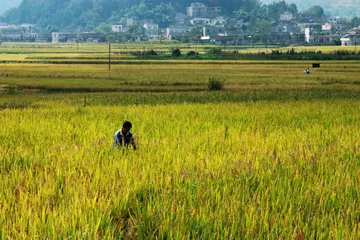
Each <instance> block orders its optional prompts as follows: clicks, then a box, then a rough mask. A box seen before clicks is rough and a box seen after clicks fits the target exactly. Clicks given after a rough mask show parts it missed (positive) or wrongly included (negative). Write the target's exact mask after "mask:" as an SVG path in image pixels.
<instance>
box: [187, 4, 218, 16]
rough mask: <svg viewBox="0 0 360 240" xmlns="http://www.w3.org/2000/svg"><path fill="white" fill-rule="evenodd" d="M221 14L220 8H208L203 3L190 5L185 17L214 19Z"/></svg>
mask: <svg viewBox="0 0 360 240" xmlns="http://www.w3.org/2000/svg"><path fill="white" fill-rule="evenodd" d="M221 13H222V8H221V7H208V6H207V5H205V4H203V3H192V4H191V6H190V7H188V8H187V15H188V17H190V18H197V17H200V18H215V17H218V16H220V15H221Z"/></svg>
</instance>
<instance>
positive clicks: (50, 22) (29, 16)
mask: <svg viewBox="0 0 360 240" xmlns="http://www.w3.org/2000/svg"><path fill="white" fill-rule="evenodd" d="M12 1H13V0H12ZM264 1H265V3H267V5H263V4H262V2H260V1H258V0H203V1H201V2H203V3H206V4H207V5H209V6H221V7H223V9H224V15H234V16H236V17H238V18H239V19H247V20H249V21H250V19H253V20H254V21H257V19H261V20H266V21H270V22H273V21H276V20H277V19H278V17H279V15H280V13H281V12H283V11H292V12H297V7H296V5H295V4H286V3H285V2H280V1H277V2H276V3H273V1H272V0H264ZM191 2H194V0H176V1H171V0H23V1H22V2H21V4H20V6H19V7H18V8H14V9H12V10H10V11H7V12H6V13H5V14H3V15H2V17H1V19H0V21H5V22H8V23H13V24H19V23H33V24H37V25H38V26H40V27H43V28H45V29H48V31H49V32H50V31H56V30H61V31H66V30H71V31H73V30H75V31H93V30H94V29H99V28H101V27H102V26H105V25H106V24H113V23H121V22H122V21H123V20H124V19H125V18H126V17H130V16H131V17H136V18H138V19H151V20H153V21H154V22H156V23H158V24H159V25H160V27H166V26H168V25H170V24H171V23H172V22H173V20H174V17H175V15H176V13H177V12H182V13H186V7H187V6H189V5H190V4H191ZM289 2H296V4H298V5H299V6H300V8H301V7H302V9H308V8H309V7H310V6H311V5H314V4H316V3H319V4H320V5H321V6H323V7H324V8H325V11H326V9H329V8H330V9H333V10H332V11H333V15H342V16H344V15H349V16H350V12H351V13H352V15H356V14H355V13H356V11H358V10H357V9H358V8H356V7H352V6H356V5H354V4H358V2H360V0H356V1H355V0H332V1H330V3H329V1H328V0H301V1H300V0H289ZM13 3H15V2H13ZM352 4H353V5H352ZM339 6H340V7H339ZM359 9H360V8H359ZM326 13H328V12H326Z"/></svg>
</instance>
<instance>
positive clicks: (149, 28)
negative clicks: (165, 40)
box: [143, 23, 160, 40]
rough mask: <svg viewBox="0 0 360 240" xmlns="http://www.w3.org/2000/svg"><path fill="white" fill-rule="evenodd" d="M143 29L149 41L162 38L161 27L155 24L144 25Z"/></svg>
mask: <svg viewBox="0 0 360 240" xmlns="http://www.w3.org/2000/svg"><path fill="white" fill-rule="evenodd" d="M143 28H144V29H145V34H146V36H147V37H148V38H149V39H152V40H157V39H159V37H160V31H159V25H158V24H154V23H144V25H143Z"/></svg>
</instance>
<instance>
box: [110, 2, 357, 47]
mask: <svg viewBox="0 0 360 240" xmlns="http://www.w3.org/2000/svg"><path fill="white" fill-rule="evenodd" d="M186 12H187V14H186V15H185V14H181V13H179V14H177V16H176V18H175V24H174V25H172V26H170V27H168V28H165V29H160V28H159V25H157V24H154V23H152V22H151V21H136V20H134V19H130V20H127V21H126V23H124V24H120V25H113V26H112V31H113V32H117V33H126V32H128V31H129V28H130V27H131V25H134V24H137V25H139V26H142V27H143V29H144V34H142V35H138V36H137V37H133V40H135V41H136V40H137V41H141V40H146V39H149V40H160V39H166V40H179V41H180V40H182V41H183V40H184V35H186V33H189V32H191V31H192V30H193V29H194V28H197V29H199V28H201V32H202V36H201V37H200V38H196V39H194V38H191V37H189V35H187V37H188V39H186V40H188V41H189V42H197V43H214V44H219V45H220V44H226V45H232V44H251V43H253V42H254V41H259V40H260V41H263V42H264V41H266V43H268V44H287V45H336V44H339V43H340V42H341V44H342V45H343V46H349V45H353V44H355V42H356V40H357V38H358V36H359V38H360V35H359V34H360V32H359V31H358V30H357V29H351V30H349V29H347V28H348V26H349V24H350V22H349V19H346V18H341V17H325V16H324V17H322V18H319V19H313V18H312V17H311V16H310V15H309V14H307V13H305V12H301V13H297V14H293V13H291V12H284V13H282V14H281V15H280V19H279V21H278V23H277V24H276V25H274V24H272V26H271V28H270V29H268V31H267V32H248V31H247V30H246V29H248V27H249V23H248V22H246V21H244V20H235V19H231V18H229V17H227V16H224V15H223V10H222V8H221V7H208V6H207V5H205V4H203V3H192V4H191V5H190V6H189V7H188V8H187V11H186Z"/></svg>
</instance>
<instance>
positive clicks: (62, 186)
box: [0, 44, 360, 240]
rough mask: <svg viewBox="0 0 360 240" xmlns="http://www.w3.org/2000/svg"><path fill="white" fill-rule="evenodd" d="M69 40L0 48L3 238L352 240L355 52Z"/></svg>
mask: <svg viewBox="0 0 360 240" xmlns="http://www.w3.org/2000/svg"><path fill="white" fill-rule="evenodd" d="M65 46H67V47H68V46H70V45H64V46H62V47H63V48H65ZM71 46H72V47H76V45H71ZM81 47H82V48H86V47H87V48H88V49H89V50H86V51H89V52H87V53H79V54H74V53H71V52H72V50H69V49H68V50H66V51H65V50H64V49H63V50H62V52H57V51H56V50H54V53H51V54H48V53H41V51H45V50H41V51H40V52H39V51H34V52H33V53H24V54H23V55H21V54H11V53H8V54H3V55H0V59H3V60H4V61H10V60H11V58H13V59H12V60H14V61H18V63H14V62H9V63H2V64H0V185H1V188H0V239H65V238H69V239H297V240H301V239H359V238H360V203H359V198H360V191H359V186H360V152H359V149H360V140H359V139H360V138H359V135H360V128H359V126H360V110H359V109H360V95H359V91H360V85H359V83H360V82H359V79H358V76H357V73H358V72H359V71H360V64H359V62H357V61H322V62H320V64H321V67H320V68H316V69H311V74H310V75H305V74H303V70H304V69H305V68H307V67H311V66H312V63H313V62H311V61H196V60H194V61H190V60H189V61H185V60H180V61H176V60H173V61H170V62H169V61H155V60H136V59H131V58H129V59H120V58H119V59H118V60H117V61H118V62H119V64H114V65H113V66H111V70H108V66H107V62H106V59H101V58H104V57H102V56H105V54H106V52H105V51H106V50H105V46H102V45H99V46H96V45H89V46H88V45H86V46H81ZM131 47H133V46H128V48H131ZM160 47H163V46H162V45H160V44H159V45H158V48H160ZM166 47H168V46H166ZM204 47H206V46H204ZM15 50H19V49H18V48H15ZM15 50H14V51H15ZM46 51H50V50H49V49H46ZM90 51H93V53H91V52H90ZM102 51H104V52H103V53H101V52H102ZM249 51H250V50H249ZM19 56H20V57H19ZM20 58H22V59H20ZM64 58H69V59H70V60H71V61H73V62H72V63H66V64H57V63H56V62H54V63H49V62H46V61H48V60H49V59H53V60H54V61H62V60H63V59H64ZM30 59H33V60H34V61H38V60H41V61H44V62H34V63H29V62H25V61H30ZM69 59H67V60H69ZM89 60H91V61H93V60H95V61H104V63H103V64H99V62H97V63H96V64H89V63H79V61H89ZM210 78H216V79H219V80H221V81H224V89H223V90H222V91H216V92H213V91H209V90H208V88H207V84H208V81H209V79H210ZM124 120H130V121H131V122H132V123H133V125H134V128H133V131H132V132H133V134H134V136H135V138H136V141H137V144H138V146H139V149H138V150H137V151H133V150H132V149H131V148H129V149H120V150H117V149H113V148H112V144H113V142H112V141H113V134H114V133H115V132H116V131H117V130H118V129H120V128H121V125H122V122H123V121H124Z"/></svg>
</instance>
